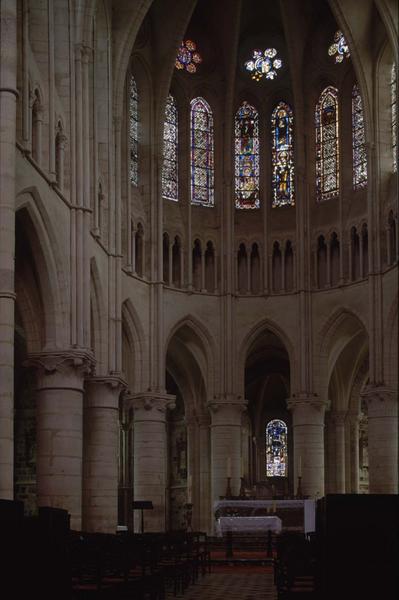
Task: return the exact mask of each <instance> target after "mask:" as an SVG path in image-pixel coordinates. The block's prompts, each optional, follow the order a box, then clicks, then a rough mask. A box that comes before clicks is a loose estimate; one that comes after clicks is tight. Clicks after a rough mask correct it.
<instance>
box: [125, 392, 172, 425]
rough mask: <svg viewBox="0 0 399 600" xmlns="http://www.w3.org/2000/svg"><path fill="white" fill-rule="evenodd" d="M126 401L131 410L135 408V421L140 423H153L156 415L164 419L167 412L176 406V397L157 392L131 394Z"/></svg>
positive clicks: (126, 397)
mask: <svg viewBox="0 0 399 600" xmlns="http://www.w3.org/2000/svg"><path fill="white" fill-rule="evenodd" d="M125 401H126V403H127V406H128V407H129V408H130V407H131V408H133V411H134V417H135V420H137V419H139V420H140V421H145V420H149V421H152V420H154V418H155V417H156V415H158V417H160V418H163V419H164V418H165V416H166V411H167V410H168V409H170V410H173V409H174V408H175V406H176V404H175V401H176V396H174V395H172V394H162V393H156V392H140V393H138V394H129V395H127V396H125ZM157 420H158V419H157Z"/></svg>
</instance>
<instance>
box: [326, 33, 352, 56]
mask: <svg viewBox="0 0 399 600" xmlns="http://www.w3.org/2000/svg"><path fill="white" fill-rule="evenodd" d="M328 54H329V56H335V62H336V63H341V62H342V61H343V60H344V58H349V57H350V52H349V46H348V44H347V43H346V40H345V38H344V34H343V33H342V31H339V30H338V31H336V32H335V35H334V42H333V43H332V44H331V46H330V47H329V49H328Z"/></svg>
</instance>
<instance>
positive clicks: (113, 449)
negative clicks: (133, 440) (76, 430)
mask: <svg viewBox="0 0 399 600" xmlns="http://www.w3.org/2000/svg"><path fill="white" fill-rule="evenodd" d="M123 387H124V382H123V381H122V379H120V378H119V377H112V376H110V377H93V378H91V379H89V380H88V381H87V382H86V397H85V401H84V418H83V432H84V436H83V502H82V504H83V506H82V510H83V514H82V521H83V529H84V531H102V532H105V533H115V531H116V526H117V524H118V449H119V394H120V392H121V391H122V389H123Z"/></svg>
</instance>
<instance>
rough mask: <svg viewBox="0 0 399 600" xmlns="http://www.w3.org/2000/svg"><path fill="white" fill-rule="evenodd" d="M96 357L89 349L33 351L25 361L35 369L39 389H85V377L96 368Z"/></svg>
mask: <svg viewBox="0 0 399 600" xmlns="http://www.w3.org/2000/svg"><path fill="white" fill-rule="evenodd" d="M94 364H95V359H94V356H93V353H92V352H91V351H88V350H77V349H74V348H70V349H68V350H55V351H48V352H32V353H31V354H30V355H29V356H28V359H27V360H26V361H25V362H24V363H23V365H24V366H25V367H28V368H31V369H35V370H36V377H37V389H54V388H57V389H77V390H79V391H83V388H84V378H85V376H87V375H90V374H91V373H92V372H93V370H94Z"/></svg>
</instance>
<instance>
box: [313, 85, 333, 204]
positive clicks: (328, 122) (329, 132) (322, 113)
mask: <svg viewBox="0 0 399 600" xmlns="http://www.w3.org/2000/svg"><path fill="white" fill-rule="evenodd" d="M315 121H316V190H317V199H318V200H319V201H320V200H328V199H330V198H333V197H334V196H337V194H338V192H339V143H338V133H339V127H338V90H337V89H336V88H334V87H332V86H328V87H326V89H325V90H323V91H322V93H321V94H320V98H319V101H318V103H317V105H316V115H315Z"/></svg>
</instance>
